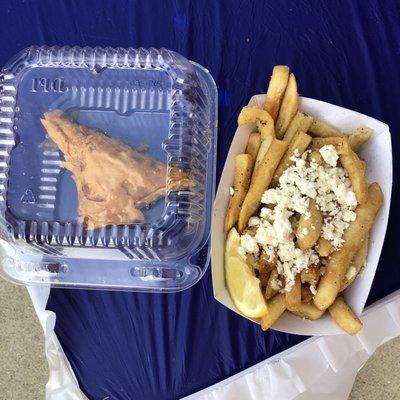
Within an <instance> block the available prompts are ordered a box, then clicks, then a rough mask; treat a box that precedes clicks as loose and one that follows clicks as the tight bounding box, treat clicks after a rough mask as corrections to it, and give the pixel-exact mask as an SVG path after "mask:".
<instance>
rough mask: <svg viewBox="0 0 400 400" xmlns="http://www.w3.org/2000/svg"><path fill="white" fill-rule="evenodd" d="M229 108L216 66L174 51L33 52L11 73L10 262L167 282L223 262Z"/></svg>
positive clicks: (2, 179) (15, 268)
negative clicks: (215, 211) (217, 197)
mask: <svg viewBox="0 0 400 400" xmlns="http://www.w3.org/2000/svg"><path fill="white" fill-rule="evenodd" d="M216 108H217V91H216V86H215V83H214V81H213V79H212V77H211V76H210V74H209V73H208V71H207V70H206V69H204V68H203V67H201V66H200V65H198V64H196V63H194V62H190V61H188V60H186V59H185V58H184V57H182V56H180V55H179V54H177V53H174V52H172V51H169V50H165V49H161V50H155V49H149V50H145V49H132V48H129V49H122V48H117V49H113V48H77V47H74V48H70V47H62V48H58V47H51V48H48V47H31V48H28V49H26V50H24V51H22V52H21V53H19V54H18V55H17V56H16V57H15V58H14V59H13V60H11V61H10V62H9V64H8V65H7V66H6V67H5V68H4V69H3V70H2V71H1V73H0V214H1V215H0V257H1V259H0V272H1V274H2V275H3V276H5V277H6V278H9V279H11V280H12V281H14V282H20V283H24V284H51V285H52V286H58V287H81V288H98V289H111V290H118V289H119V290H133V291H153V292H158V291H178V290H183V289H186V288H188V287H190V286H191V285H193V284H194V283H196V282H197V281H198V280H199V279H200V278H201V277H202V275H203V274H204V272H205V270H206V268H207V265H208V263H209V233H210V223H211V215H212V202H213V196H214V185H215V155H216V125H217V109H216ZM55 110H56V111H55ZM43 120H44V122H43ZM61 120H63V121H61ZM46 121H49V123H48V124H46ZM60 121H61V122H60ZM52 124H53V125H52ZM45 126H46V127H45ZM57 135H58V136H57ZM78 136H80V140H81V141H77V140H76V138H77V137H78ZM105 188H106V189H105ZM117 189H118V190H119V192H118V191H117ZM85 196H86V197H85ZM106 199H107V200H106ZM109 208H110V209H112V212H111V211H110V210H109ZM85 210H86V211H85ZM132 211H135V212H134V213H133V214H132ZM85 212H87V213H88V214H90V215H91V219H92V220H91V219H90V218H89V219H88V218H86V217H87V216H86V215H85ZM96 213H97V214H96ZM130 218H131V219H132V220H130ZM93 219H98V220H97V222H96V221H95V222H94V223H93ZM99 221H100V222H99Z"/></svg>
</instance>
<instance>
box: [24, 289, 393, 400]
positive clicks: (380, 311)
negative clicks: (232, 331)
mask: <svg viewBox="0 0 400 400" xmlns="http://www.w3.org/2000/svg"><path fill="white" fill-rule="evenodd" d="M27 290H28V293H29V295H30V297H31V299H32V303H33V306H34V308H35V311H36V314H37V316H38V318H39V321H40V324H41V326H42V328H43V332H44V336H45V354H46V358H47V361H48V364H49V371H50V373H49V381H48V382H47V384H46V400H88V399H87V397H86V396H85V395H84V394H83V393H82V391H81V390H80V388H79V385H78V382H77V380H76V377H75V374H74V372H73V370H72V368H71V365H70V363H69V361H68V359H67V358H66V356H65V354H64V351H63V349H62V347H61V345H60V343H59V341H58V338H57V336H56V334H55V332H54V327H55V321H56V315H55V313H53V312H52V311H47V310H46V305H47V301H48V298H49V295H50V286H40V287H39V286H29V287H27ZM399 306H400V290H399V291H396V292H395V293H393V294H391V295H389V296H387V297H385V298H384V299H382V300H380V301H379V302H377V303H375V304H374V305H373V306H371V307H369V308H368V309H366V310H365V312H364V313H363V316H362V320H363V323H364V329H363V330H362V331H361V332H360V333H359V334H358V335H357V336H354V337H351V336H348V335H333V336H320V337H313V338H310V339H308V340H306V341H304V342H302V343H300V344H298V345H296V346H293V347H291V348H290V349H288V350H285V351H283V352H281V353H279V354H276V355H275V356H273V357H270V358H268V359H267V360H264V361H262V362H260V363H258V364H256V365H254V366H252V367H249V368H247V369H245V370H244V371H242V372H240V373H238V374H235V375H233V376H231V377H229V378H227V379H224V380H223V381H221V382H218V383H217V384H215V385H212V386H210V387H208V388H205V389H203V390H201V391H199V392H197V393H194V394H192V395H189V396H187V397H185V398H184V399H185V400H193V399H199V400H244V399H246V400H259V399H260V398H262V399H266V400H267V399H280V400H294V399H296V400H314V399H315V400H320V399H324V400H331V399H332V400H336V399H339V398H340V399H345V398H347V397H348V395H349V393H350V391H351V388H352V386H353V383H354V380H355V377H356V375H357V372H358V371H359V369H360V368H361V367H362V366H363V365H364V363H365V362H366V361H367V359H368V358H369V357H370V356H371V354H372V353H373V352H374V351H375V350H376V349H377V348H378V347H379V346H381V345H382V344H384V343H385V342H387V341H388V340H390V339H393V338H395V337H397V336H399V335H400V307H399ZM377 321H378V322H379V323H377Z"/></svg>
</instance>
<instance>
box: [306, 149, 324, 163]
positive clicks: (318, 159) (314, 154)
mask: <svg viewBox="0 0 400 400" xmlns="http://www.w3.org/2000/svg"><path fill="white" fill-rule="evenodd" d="M308 161H310V162H313V163H316V164H318V165H323V163H324V159H323V158H322V156H321V153H320V152H319V151H317V150H313V151H311V153H310V154H309V155H308Z"/></svg>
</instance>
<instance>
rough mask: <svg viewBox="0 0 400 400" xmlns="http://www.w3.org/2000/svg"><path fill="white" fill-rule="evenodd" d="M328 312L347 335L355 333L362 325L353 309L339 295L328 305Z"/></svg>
mask: <svg viewBox="0 0 400 400" xmlns="http://www.w3.org/2000/svg"><path fill="white" fill-rule="evenodd" d="M329 313H330V314H331V317H332V318H333V320H334V321H335V322H336V324H337V325H338V326H339V327H340V328H342V329H343V330H344V331H345V332H347V333H348V334H349V335H355V334H357V333H358V332H359V331H360V330H361V329H362V327H363V324H362V322H361V321H360V319H359V318H358V317H357V315H355V314H354V312H353V310H352V309H351V308H350V307H349V306H348V305H347V304H346V303H345V301H344V300H343V297H341V296H339V297H338V298H337V299H336V300H335V302H334V303H333V304H332V305H331V306H330V307H329Z"/></svg>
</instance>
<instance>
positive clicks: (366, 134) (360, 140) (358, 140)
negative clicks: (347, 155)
mask: <svg viewBox="0 0 400 400" xmlns="http://www.w3.org/2000/svg"><path fill="white" fill-rule="evenodd" d="M371 135H372V129H371V128H368V127H367V126H360V127H358V128H357V129H356V130H355V131H354V132H353V133H352V134H351V135H350V136H349V143H350V146H351V148H352V149H353V150H354V151H356V152H357V151H358V150H359V148H360V147H361V146H362V145H363V144H364V143H365V142H366V141H368V140H369V138H370V137H371Z"/></svg>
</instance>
